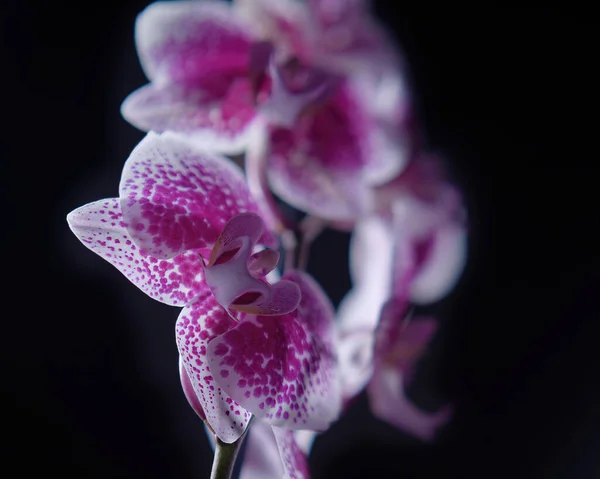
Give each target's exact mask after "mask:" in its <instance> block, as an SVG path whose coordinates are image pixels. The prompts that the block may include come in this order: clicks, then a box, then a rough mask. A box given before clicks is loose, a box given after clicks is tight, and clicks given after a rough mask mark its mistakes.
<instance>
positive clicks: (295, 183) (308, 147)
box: [268, 86, 372, 220]
mask: <svg viewBox="0 0 600 479" xmlns="http://www.w3.org/2000/svg"><path fill="white" fill-rule="evenodd" d="M337 90H338V91H337V93H336V95H335V96H333V97H331V98H330V99H329V100H328V102H327V104H326V105H324V106H322V107H320V109H318V110H317V111H316V112H314V113H307V114H305V115H303V116H301V117H300V118H299V119H298V120H297V124H296V126H295V128H294V129H293V130H288V129H282V128H275V129H273V130H272V131H271V135H270V148H271V151H270V159H269V171H268V173H269V181H270V184H271V186H272V188H273V191H274V192H275V193H276V194H277V195H278V196H279V197H281V198H282V199H283V200H284V201H287V202H288V203H290V204H292V205H293V206H295V207H296V208H298V209H301V210H303V211H306V212H308V213H309V214H312V215H314V216H318V217H321V218H325V219H334V220H352V219H356V218H357V217H358V216H361V215H363V214H364V213H365V212H367V211H369V210H370V208H371V207H372V198H371V193H370V190H369V188H368V185H367V184H366V183H365V181H364V179H363V178H362V173H363V167H364V163H365V161H367V158H366V156H365V153H366V151H365V139H364V131H365V128H364V127H365V124H364V121H363V119H361V113H360V111H359V110H358V109H357V105H355V104H354V103H353V100H352V97H351V96H350V95H349V94H348V93H347V91H346V90H345V89H344V88H343V87H342V86H340V87H339V88H338V89H337Z"/></svg>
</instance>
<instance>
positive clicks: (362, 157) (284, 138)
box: [122, 0, 411, 221]
mask: <svg viewBox="0 0 600 479" xmlns="http://www.w3.org/2000/svg"><path fill="white" fill-rule="evenodd" d="M368 4H369V3H368V2H365V1H356V0H345V1H333V2H331V1H310V2H296V1H293V0H257V1H235V2H233V4H228V3H225V2H219V1H215V2H191V1H185V2H180V1H178V2H156V3H153V4H151V5H149V6H148V7H147V8H146V9H145V10H144V11H143V12H142V13H140V15H139V16H138V19H137V22H136V45H137V50H138V53H139V58H140V61H141V64H142V67H143V69H144V72H145V73H146V76H147V77H148V79H149V80H150V83H149V84H148V85H146V86H144V87H142V88H140V89H138V90H136V91H135V92H133V93H132V94H130V95H129V96H128V97H127V99H126V100H125V101H124V103H123V106H122V113H123V116H124V117H125V118H126V119H127V120H128V121H129V122H130V123H132V124H133V125H135V126H137V127H138V128H140V129H142V130H145V131H147V130H155V131H165V130H172V131H175V132H180V133H183V134H185V135H187V136H189V137H190V138H192V139H193V140H194V141H195V142H197V143H199V144H201V145H202V147H203V148H210V149H212V150H217V151H220V152H223V153H240V152H242V151H244V150H245V149H246V148H247V147H251V146H252V137H253V136H255V135H259V136H260V137H265V138H266V141H267V143H268V145H267V148H266V149H265V150H264V155H265V158H264V161H263V164H262V165H261V166H260V167H259V168H264V169H266V173H267V174H268V178H269V183H270V186H271V187H272V188H273V190H274V192H275V193H276V194H277V195H278V196H280V197H281V198H282V199H283V200H285V201H287V202H288V203H290V204H292V205H293V206H295V207H297V208H299V209H301V210H304V211H306V212H308V213H310V214H314V215H316V216H319V217H322V218H324V219H331V220H343V221H354V220H356V219H357V218H358V217H360V216H361V215H363V214H364V213H365V212H367V211H370V209H371V208H372V207H373V204H374V198H373V191H372V187H373V186H374V185H380V184H382V183H384V182H386V181H388V180H390V179H391V178H393V177H394V176H395V175H397V174H398V173H399V172H400V171H401V170H402V168H403V167H404V166H405V162H406V161H405V160H406V158H407V157H408V150H409V149H410V148H411V141H410V137H411V135H410V124H411V112H410V108H411V107H410V101H409V95H408V92H407V88H406V85H405V80H404V78H403V73H402V68H403V66H402V60H401V58H399V55H398V52H397V50H396V48H395V45H393V43H392V42H391V41H390V39H389V38H388V36H387V34H386V33H385V32H384V31H383V29H382V28H381V26H380V25H378V24H377V23H376V22H375V21H374V19H373V18H372V17H371V15H370V12H369V11H368V8H367V6H368ZM265 129H266V130H267V132H266V134H265V133H263V134H261V133H260V131H263V130H265ZM261 141H262V140H261Z"/></svg>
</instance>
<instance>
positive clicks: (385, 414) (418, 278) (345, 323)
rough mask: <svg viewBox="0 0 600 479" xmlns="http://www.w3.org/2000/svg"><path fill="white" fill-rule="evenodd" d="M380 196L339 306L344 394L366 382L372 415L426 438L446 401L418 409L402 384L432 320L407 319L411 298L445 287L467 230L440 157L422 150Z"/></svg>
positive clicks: (360, 235) (361, 231) (440, 292)
mask: <svg viewBox="0 0 600 479" xmlns="http://www.w3.org/2000/svg"><path fill="white" fill-rule="evenodd" d="M378 200H379V203H378V214H376V215H372V216H369V217H367V218H365V219H363V220H361V221H360V222H359V223H358V224H357V225H356V228H355V229H354V231H353V233H352V238H351V245H350V273H351V277H352V280H353V288H352V289H351V290H350V292H349V293H348V294H347V296H346V297H345V298H344V299H343V300H342V302H341V303H340V305H339V308H338V332H339V336H340V337H339V341H340V343H339V344H340V347H339V356H340V366H341V369H342V378H343V396H344V398H345V402H346V404H348V403H349V402H350V401H351V400H352V399H353V398H354V397H355V396H356V395H357V394H358V393H359V392H360V391H361V390H363V389H364V388H365V387H367V393H368V395H369V398H370V403H371V408H372V410H373V412H374V413H375V414H376V415H378V416H379V417H381V418H382V419H385V420H388V421H389V422H391V423H393V424H395V425H396V426H398V427H400V428H403V429H405V430H407V431H409V432H411V433H413V434H415V435H417V436H419V437H421V438H423V439H431V438H432V437H433V433H434V431H435V428H436V427H438V426H439V425H440V424H442V423H443V422H444V421H445V420H446V419H447V418H448V417H449V409H448V408H444V409H442V410H441V411H439V412H437V413H426V412H424V411H421V410H419V409H418V408H417V407H416V406H415V405H414V404H412V402H411V401H410V400H409V399H408V397H407V396H406V394H405V388H406V387H407V386H408V384H409V382H410V377H409V376H410V372H411V371H412V367H413V364H414V362H415V361H417V360H418V358H419V355H420V352H421V351H422V350H423V348H424V345H425V344H426V343H427V341H428V339H429V338H430V337H431V336H432V335H433V333H434V331H435V329H436V323H435V322H434V321H433V320H431V319H414V320H411V321H410V322H408V323H407V322H406V316H407V314H408V312H409V311H410V306H411V305H418V304H427V303H431V302H435V301H438V300H440V299H441V298H443V297H444V296H445V295H447V294H448V293H449V292H450V291H451V290H452V288H453V287H454V286H455V284H456V282H457V280H458V278H459V277H460V275H461V273H462V270H463V268H464V265H465V261H466V252H467V249H466V239H467V236H466V227H465V222H464V218H463V216H464V212H463V211H462V203H461V201H462V200H461V195H460V194H459V192H458V190H457V189H456V187H455V186H454V185H452V184H451V183H450V182H448V181H447V180H446V179H445V178H444V175H443V170H442V169H441V163H440V161H439V159H436V158H434V157H432V156H428V155H422V156H420V157H418V158H416V159H415V160H414V162H413V163H411V164H410V165H409V166H408V168H407V169H406V170H405V171H404V172H403V173H402V174H401V175H400V176H399V177H398V178H397V179H395V180H394V181H392V182H390V183H389V184H387V185H385V186H384V187H383V188H382V189H381V190H380V191H378ZM407 324H408V325H407ZM382 331H383V332H382Z"/></svg>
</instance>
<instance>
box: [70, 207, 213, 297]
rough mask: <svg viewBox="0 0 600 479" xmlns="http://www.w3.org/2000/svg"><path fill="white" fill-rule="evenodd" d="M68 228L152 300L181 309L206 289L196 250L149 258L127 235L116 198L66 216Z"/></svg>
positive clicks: (81, 208) (78, 209) (82, 208)
mask: <svg viewBox="0 0 600 479" xmlns="http://www.w3.org/2000/svg"><path fill="white" fill-rule="evenodd" d="M67 221H68V224H69V227H70V228H71V230H72V231H73V233H74V234H75V236H77V238H78V239H79V240H80V241H81V242H82V243H83V244H84V246H86V247H87V248H89V249H90V250H91V251H93V252H94V253H96V254H98V255H99V256H100V257H102V258H104V259H105V260H106V261H108V262H109V263H111V264H112V265H113V266H115V267H116V268H117V269H118V270H119V271H120V272H121V273H123V274H124V275H125V276H126V277H127V279H129V281H131V282H132V283H133V284H134V285H136V286H137V287H138V288H140V289H141V290H142V291H143V292H144V293H146V294H147V295H148V296H150V297H151V298H154V299H156V300H157V301H160V302H161V303H165V304H169V305H171V306H183V305H184V304H186V303H187V302H188V301H190V300H191V299H193V298H194V297H196V296H197V295H198V294H201V293H202V292H204V291H207V290H208V287H207V285H206V283H204V281H203V278H204V274H203V268H202V263H201V262H200V260H199V259H198V256H197V253H196V252H195V251H186V252H184V253H182V254H179V255H177V256H175V257H173V258H170V259H166V260H163V259H157V258H154V257H152V256H149V255H148V253H146V252H145V251H143V250H141V249H140V248H139V247H138V246H136V245H135V244H134V241H133V240H132V238H131V236H130V235H129V233H128V231H127V228H126V227H125V223H124V221H123V216H122V214H121V207H120V205H119V199H118V198H110V199H106V200H100V201H95V202H93V203H89V204H87V205H84V206H81V207H80V208H77V209H76V210H74V211H72V212H71V213H69V215H68V216H67Z"/></svg>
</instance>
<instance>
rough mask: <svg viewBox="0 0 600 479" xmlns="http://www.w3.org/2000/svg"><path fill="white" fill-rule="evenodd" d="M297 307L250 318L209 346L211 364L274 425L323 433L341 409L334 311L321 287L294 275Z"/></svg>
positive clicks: (226, 385)
mask: <svg viewBox="0 0 600 479" xmlns="http://www.w3.org/2000/svg"><path fill="white" fill-rule="evenodd" d="M283 280H289V281H293V282H294V283H296V284H297V285H298V286H299V287H300V291H301V293H302V300H301V301H300V305H299V306H298V309H297V310H296V311H294V312H293V313H290V314H287V315H284V316H248V317H246V319H244V321H242V322H241V323H240V324H239V325H237V326H236V327H235V328H233V329H231V330H230V331H228V332H227V333H225V334H223V335H222V336H220V337H218V338H216V339H215V340H214V341H212V342H211V343H210V345H209V348H208V349H209V352H208V358H209V364H210V366H211V368H212V369H213V370H214V371H219V373H218V374H217V376H216V379H217V382H218V383H219V385H220V386H221V387H222V388H223V390H224V391H226V392H227V394H229V395H230V396H231V397H232V398H234V399H235V400H236V401H238V402H239V403H240V404H242V405H243V406H244V407H245V408H246V409H248V410H249V411H251V412H252V413H253V414H255V415H256V416H257V417H259V418H264V419H265V420H266V421H267V422H269V423H270V424H272V425H276V426H281V427H285V428H290V429H314V430H323V429H325V428H327V427H328V425H329V424H330V423H331V422H332V421H333V420H335V419H336V418H337V416H338V414H339V411H340V402H341V396H340V385H339V375H338V371H337V365H336V358H335V350H334V310H333V306H332V304H331V302H330V301H329V299H328V298H327V296H326V295H325V293H324V292H323V291H322V289H321V288H320V287H319V285H318V284H317V283H316V282H315V281H314V280H313V279H312V278H311V277H310V276H308V275H307V274H305V273H301V272H297V271H292V272H288V273H286V274H285V275H284V276H283Z"/></svg>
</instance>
